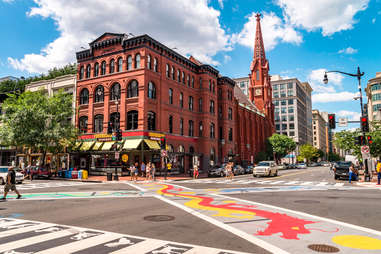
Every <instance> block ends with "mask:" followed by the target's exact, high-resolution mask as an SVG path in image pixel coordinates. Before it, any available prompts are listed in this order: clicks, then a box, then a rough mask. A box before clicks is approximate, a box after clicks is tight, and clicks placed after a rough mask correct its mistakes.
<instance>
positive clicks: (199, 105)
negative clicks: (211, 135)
mask: <svg viewBox="0 0 381 254" xmlns="http://www.w3.org/2000/svg"><path fill="white" fill-rule="evenodd" d="M198 112H202V98H200V99H198Z"/></svg>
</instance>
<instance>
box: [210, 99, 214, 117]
mask: <svg viewBox="0 0 381 254" xmlns="http://www.w3.org/2000/svg"><path fill="white" fill-rule="evenodd" d="M209 112H210V113H212V114H214V101H212V100H211V101H210V107H209Z"/></svg>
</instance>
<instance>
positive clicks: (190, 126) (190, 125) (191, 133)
mask: <svg viewBox="0 0 381 254" xmlns="http://www.w3.org/2000/svg"><path fill="white" fill-rule="evenodd" d="M188 134H189V137H193V121H192V120H189V133H188Z"/></svg>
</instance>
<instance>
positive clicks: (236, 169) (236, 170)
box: [233, 165, 245, 175]
mask: <svg viewBox="0 0 381 254" xmlns="http://www.w3.org/2000/svg"><path fill="white" fill-rule="evenodd" d="M233 173H234V175H244V174H245V169H244V168H243V167H242V166H241V165H234V167H233Z"/></svg>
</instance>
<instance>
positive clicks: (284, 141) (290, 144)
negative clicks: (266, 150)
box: [268, 134, 296, 161]
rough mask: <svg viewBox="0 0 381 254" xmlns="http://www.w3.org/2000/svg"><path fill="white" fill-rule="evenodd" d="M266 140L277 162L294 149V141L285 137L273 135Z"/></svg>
mask: <svg viewBox="0 0 381 254" xmlns="http://www.w3.org/2000/svg"><path fill="white" fill-rule="evenodd" d="M268 140H269V143H270V144H271V146H272V150H273V152H274V154H275V157H276V160H277V161H278V160H279V159H280V158H282V157H284V156H285V155H286V154H288V153H290V152H292V151H294V150H295V148H296V143H295V141H294V140H293V139H292V138H290V137H288V136H286V135H280V134H273V135H272V136H271V137H269V139H268Z"/></svg>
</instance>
